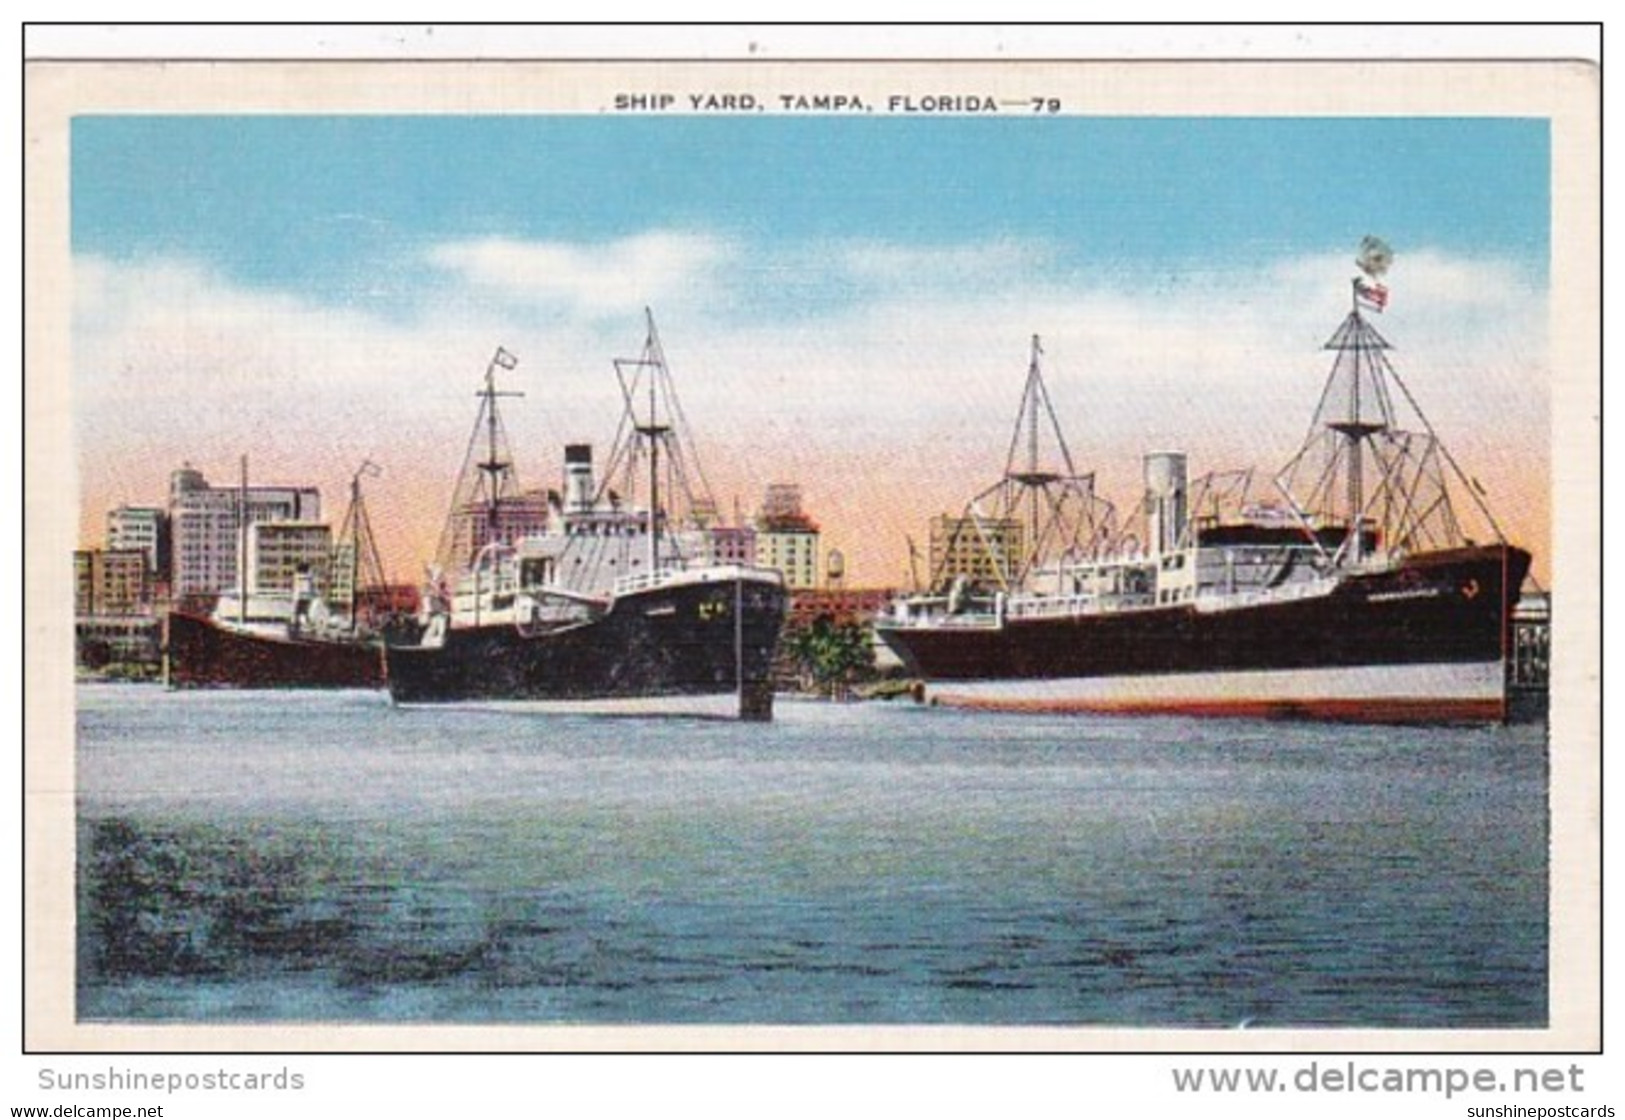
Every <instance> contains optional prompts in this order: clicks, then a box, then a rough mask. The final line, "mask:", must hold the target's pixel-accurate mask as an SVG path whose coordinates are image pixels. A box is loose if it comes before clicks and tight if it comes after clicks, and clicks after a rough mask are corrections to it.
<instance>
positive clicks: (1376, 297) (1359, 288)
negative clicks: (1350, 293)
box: [1354, 276, 1388, 311]
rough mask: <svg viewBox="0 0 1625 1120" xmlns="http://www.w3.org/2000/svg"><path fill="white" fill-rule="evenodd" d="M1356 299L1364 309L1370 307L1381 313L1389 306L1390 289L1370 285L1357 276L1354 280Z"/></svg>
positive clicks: (1379, 285)
mask: <svg viewBox="0 0 1625 1120" xmlns="http://www.w3.org/2000/svg"><path fill="white" fill-rule="evenodd" d="M1354 299H1355V301H1356V302H1358V303H1359V304H1360V305H1361V306H1362V307H1369V308H1371V310H1373V311H1381V310H1382V309H1383V308H1385V307H1387V306H1388V289H1387V288H1385V287H1383V286H1382V285H1381V284H1377V283H1370V284H1368V283H1366V282H1365V281H1364V280H1361V279H1360V278H1359V277H1358V276H1356V277H1355V278H1354Z"/></svg>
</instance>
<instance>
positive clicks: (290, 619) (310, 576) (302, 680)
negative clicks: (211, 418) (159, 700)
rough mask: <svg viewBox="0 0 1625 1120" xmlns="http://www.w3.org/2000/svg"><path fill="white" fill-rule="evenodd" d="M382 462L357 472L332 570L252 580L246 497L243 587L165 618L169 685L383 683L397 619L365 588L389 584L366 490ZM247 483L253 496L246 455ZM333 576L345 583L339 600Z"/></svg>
mask: <svg viewBox="0 0 1625 1120" xmlns="http://www.w3.org/2000/svg"><path fill="white" fill-rule="evenodd" d="M375 469H376V468H374V467H373V466H372V464H371V463H365V464H363V465H362V467H361V468H360V469H359V470H358V471H357V472H356V474H355V476H354V477H353V478H352V480H351V484H350V507H349V510H348V512H347V513H346V514H345V520H344V525H343V527H342V528H341V530H340V533H339V539H338V541H337V543H336V545H335V547H334V548H333V549H332V552H331V554H330V556H329V557H328V559H327V561H326V563H325V570H324V571H321V572H313V571H310V570H308V569H305V570H301V571H299V572H297V573H295V574H294V575H293V576H292V580H291V585H290V586H288V587H278V588H265V589H261V588H257V587H254V586H253V581H252V580H251V578H250V572H249V567H250V566H249V563H248V540H249V534H250V528H251V527H250V526H249V524H248V515H247V512H246V511H247V503H246V500H245V501H242V502H240V503H239V508H238V515H237V516H238V524H239V540H238V572H239V579H238V585H237V587H235V588H229V589H228V590H226V591H225V592H224V593H222V594H221V595H220V596H219V597H218V599H217V600H216V602H215V606H214V609H213V611H212V612H210V613H209V614H207V615H204V614H196V613H193V612H191V611H186V610H179V609H177V610H172V611H170V612H169V613H168V615H167V616H166V617H165V619H164V623H163V673H164V680H165V683H166V684H167V685H168V686H169V687H170V688H178V689H185V688H243V689H257V688H301V689H302V688H335V689H340V688H360V689H381V688H383V687H384V659H383V647H384V637H383V635H384V632H385V630H386V628H389V627H391V626H395V627H397V628H398V627H399V625H400V623H399V620H394V619H388V618H385V617H382V615H383V612H381V611H377V612H369V610H368V607H367V598H368V596H367V588H368V587H377V586H380V585H382V584H383V582H384V579H383V574H382V564H381V562H380V560H379V557H378V550H377V546H376V544H375V543H374V541H373V537H372V530H371V526H370V524H369V522H368V519H367V512H366V506H365V503H364V502H363V499H362V493H361V478H362V476H363V475H364V474H366V473H368V472H370V471H374V470H375ZM242 490H243V493H244V494H245V495H246V492H247V467H246V462H245V466H244V480H243V487H242ZM323 532H325V529H323ZM335 583H337V584H341V585H342V589H343V590H342V594H341V595H340V596H339V598H340V600H341V601H340V602H337V603H335V602H334V601H333V597H332V595H331V591H332V586H333V584H335ZM244 588H247V589H248V590H247V591H246V593H245V591H244V590H243V589H244ZM369 614H373V615H376V617H369Z"/></svg>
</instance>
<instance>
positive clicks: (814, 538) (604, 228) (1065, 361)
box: [22, 51, 1601, 1103]
mask: <svg viewBox="0 0 1625 1120" xmlns="http://www.w3.org/2000/svg"><path fill="white" fill-rule="evenodd" d="M771 55H772V52H770V51H763V52H759V53H757V54H755V55H751V54H745V55H742V56H738V57H730V58H726V59H719V58H710V59H707V60H698V59H694V60H691V59H686V58H664V59H656V60H647V61H628V60H617V59H609V58H592V57H571V58H553V59H545V58H542V59H534V60H515V59H510V60H505V61H486V60H469V59H465V60H456V59H444V58H441V59H423V60H417V61H406V60H383V59H349V60H331V61H329V60H322V59H311V60H306V61H289V60H285V59H284V60H264V61H255V60H235V61H221V62H210V61H200V60H184V59H183V60H168V61H159V60H142V59H130V60H102V61H89V60H78V61H75V60H59V61H51V60H39V61H36V62H32V63H30V64H29V65H28V66H27V70H26V75H25V77H26V94H27V105H26V109H27V122H26V123H27V136H26V142H27V162H26V198H25V202H26V219H27V225H26V234H27V238H26V258H25V264H26V293H25V295H26V312H27V322H26V328H27V333H26V352H25V359H26V374H25V376H26V388H27V399H26V410H27V411H26V427H25V431H24V442H25V454H26V458H27V464H28V472H27V479H26V485H27V489H26V509H25V521H26V527H27V549H28V551H27V571H26V590H27V595H28V602H29V611H28V616H27V623H28V629H27V647H26V648H27V665H26V670H25V674H26V675H25V680H26V701H27V740H26V752H25V754H26V757H25V765H24V775H25V788H24V797H23V804H22V810H23V814H24V818H25V823H26V827H27V846H26V852H25V855H26V864H25V867H26V872H27V875H26V884H27V889H26V893H25V898H24V905H25V919H26V921H25V927H24V928H25V933H26V938H25V941H26V944H25V954H26V989H27V990H26V993H25V997H26V1008H25V1010H26V1015H25V1037H24V1043H25V1048H26V1049H27V1050H28V1051H30V1052H34V1053H42V1054H74V1053H86V1052H94V1053H116V1054H119V1055H139V1054H142V1053H147V1054H150V1053H170V1054H178V1053H190V1052H205V1053H214V1054H233V1053H243V1052H254V1053H262V1054H263V1053H288V1054H294V1055H297V1054H301V1053H334V1052H347V1051H369V1052H379V1051H390V1052H393V1051H407V1052H434V1053H445V1052H460V1051H500V1052H544V1051H572V1052H577V1051H600V1050H609V1051H616V1052H631V1053H636V1052H644V1051H677V1050H683V1051H694V1050H698V1051H708V1052H716V1051H723V1052H736V1051H746V1050H766V1051H774V1052H789V1051H800V1050H815V1051H843V1052H853V1051H858V1052H869V1051H882V1052H899V1051H932V1052H964V1051H974V1052H990V1051H1003V1050H1020V1051H1044V1052H1057V1053H1067V1054H1090V1053H1101V1052H1111V1051H1133V1052H1137V1053H1143V1054H1169V1055H1176V1054H1180V1053H1187V1052H1207V1053H1224V1054H1230V1053H1238V1054H1241V1053H1258V1052H1265V1053H1283V1052H1289V1051H1290V1052H1302V1051H1312V1052H1339V1053H1362V1052H1382V1053H1387V1054H1393V1053H1411V1052H1416V1053H1420V1052H1431V1053H1441V1052H1442V1053H1479V1054H1513V1053H1519V1054H1536V1055H1542V1054H1555V1053H1575V1052H1586V1051H1594V1050H1595V1049H1596V1048H1597V1047H1599V1046H1600V1037H1601V1034H1600V1032H1601V1018H1600V1015H1601V1011H1600V995H1601V994H1600V987H1599V985H1600V968H1601V944H1600V908H1599V907H1600V898H1599V894H1600V877H1599V875H1600V860H1601V852H1600V819H1601V818H1600V810H1601V790H1600V784H1599V775H1600V742H1599V723H1600V686H1599V680H1600V678H1599V676H1598V671H1599V646H1598V617H1599V615H1598V604H1599V601H1600V586H1601V585H1600V569H1599V564H1598V558H1599V554H1600V505H1599V499H1598V494H1599V481H1598V478H1597V466H1598V463H1599V461H1600V459H1599V448H1600V432H1599V427H1598V416H1599V412H1598V408H1599V405H1598V402H1599V395H1600V384H1601V378H1600V304H1599V270H1600V261H1599V254H1598V246H1599V240H1598V232H1599V216H1600V209H1599V193H1598V192H1599V150H1600V134H1599V116H1598V107H1599V106H1598V82H1599V75H1598V73H1597V72H1596V70H1594V69H1593V68H1591V67H1590V66H1588V65H1586V64H1584V63H1578V62H1576V63H1568V62H1561V61H1555V60H1554V61H1516V60H1508V61H1495V60H1493V59H1490V60H1477V61H1448V60H1434V61H1422V60H1415V61H1406V60H1391V61H1377V60H1350V61H1319V62H1315V61H1291V60H1254V61H1213V60H1208V61H1202V60H1187V61H1157V60H1151V59H1145V60H1117V61H1090V60H1087V59H1085V58H1082V57H1081V56H1080V57H1079V58H1078V60H1071V59H1067V58H1037V57H1021V58H1000V59H988V58H981V59H975V58H965V59H958V60H942V59H936V60H923V59H916V58H908V57H899V58H882V57H872V58H858V59H852V60H847V61H828V60H822V61H821V60H814V59H798V58H790V57H782V56H780V57H773V56H771ZM70 559H71V560H72V562H73V563H72V565H71V566H70V563H69V561H70ZM70 604H71V608H70ZM122 1060H123V1059H122V1057H121V1058H120V1061H122ZM1554 1060H1555V1059H1554ZM259 1064H261V1065H263V1064H264V1063H263V1062H262V1063H259ZM273 1064H274V1063H273ZM104 1065H105V1063H104ZM114 1065H115V1067H117V1068H116V1069H114V1072H115V1073H117V1072H118V1070H120V1069H122V1068H123V1067H122V1066H120V1065H119V1064H118V1062H115V1063H114ZM98 1068H100V1067H98ZM109 1068H112V1067H109ZM1328 1068H1329V1067H1328ZM104 1072H105V1071H104ZM284 1072H285V1071H284ZM1320 1072H1326V1071H1320ZM1333 1072H1336V1073H1337V1076H1339V1077H1341V1076H1342V1073H1341V1071H1340V1070H1339V1071H1333ZM1366 1072H1370V1071H1366ZM275 1073H276V1071H274V1070H273V1071H271V1073H267V1074H265V1076H267V1077H271V1076H273V1075H274V1074H275ZM1319 1075H1320V1073H1319V1072H1317V1073H1316V1074H1315V1075H1314V1077H1317V1078H1318V1077H1319ZM120 1076H122V1074H120ZM131 1076H136V1074H131ZM188 1076H191V1075H190V1074H188ZM198 1076H201V1074H199V1075H198ZM301 1076H302V1075H301ZM1349 1076H1351V1077H1352V1076H1355V1075H1354V1074H1350V1075H1349ZM78 1087H80V1088H85V1089H87V1090H88V1089H94V1088H107V1086H105V1085H103V1086H94V1085H90V1084H88V1083H87V1084H86V1085H83V1086H78ZM1474 1087H1475V1088H1478V1089H1482V1088H1484V1086H1482V1085H1477V1084H1476V1083H1475V1085H1474ZM1298 1088H1300V1089H1301V1088H1302V1086H1298ZM1570 1103H1572V1102H1570Z"/></svg>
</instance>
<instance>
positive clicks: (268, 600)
mask: <svg viewBox="0 0 1625 1120" xmlns="http://www.w3.org/2000/svg"><path fill="white" fill-rule="evenodd" d="M212 618H213V621H214V624H215V625H216V626H220V627H222V628H224V629H227V630H236V631H239V632H241V633H246V634H257V635H259V636H261V637H267V638H286V637H288V636H289V635H292V634H313V635H320V634H328V633H337V632H340V631H343V630H346V629H347V628H348V625H349V623H348V619H347V617H345V616H343V615H341V614H339V613H338V612H335V611H333V610H332V609H331V608H329V607H328V605H327V602H326V600H324V599H323V598H322V597H321V595H320V594H319V593H318V592H317V590H316V581H315V577H314V576H313V575H311V573H310V572H308V571H301V572H299V573H298V574H297V575H296V576H295V577H294V585H293V587H292V588H291V589H289V590H270V591H261V590H258V589H251V590H250V591H249V593H248V596H247V599H246V601H245V599H244V596H243V594H242V592H241V591H240V590H239V589H238V588H235V587H231V588H227V589H226V590H225V591H222V592H221V593H220V596H219V598H217V599H216V600H215V604H214V613H213V615H212Z"/></svg>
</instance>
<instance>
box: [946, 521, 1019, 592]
mask: <svg viewBox="0 0 1625 1120" xmlns="http://www.w3.org/2000/svg"><path fill="white" fill-rule="evenodd" d="M1025 537H1026V533H1025V532H1024V530H1023V527H1022V524H1021V522H1020V521H1019V520H1016V519H1015V518H1008V519H1004V518H988V517H950V516H949V515H947V514H942V515H940V516H938V517H934V518H932V519H931V553H930V557H931V577H930V578H931V582H932V583H933V584H934V585H935V586H938V587H941V586H945V585H947V584H950V583H952V582H953V581H954V580H956V579H958V578H959V577H961V576H963V577H964V578H965V579H966V580H967V581H969V582H970V583H976V584H981V585H983V586H985V587H1000V586H1002V585H1003V584H1005V583H1006V582H1007V581H1008V580H1009V578H1010V574H1011V573H1012V572H1014V571H1017V570H1019V569H1020V567H1021V557H1022V549H1023V548H1024V547H1025Z"/></svg>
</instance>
